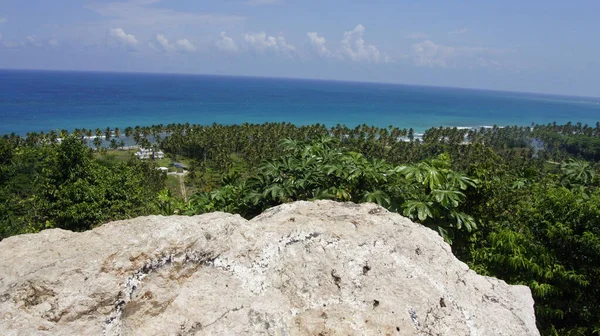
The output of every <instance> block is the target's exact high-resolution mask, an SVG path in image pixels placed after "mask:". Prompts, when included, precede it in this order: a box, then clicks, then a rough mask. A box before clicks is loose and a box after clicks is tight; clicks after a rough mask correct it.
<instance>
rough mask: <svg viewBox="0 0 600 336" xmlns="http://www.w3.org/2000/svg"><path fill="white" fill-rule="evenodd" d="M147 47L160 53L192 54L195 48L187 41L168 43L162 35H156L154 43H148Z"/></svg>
mask: <svg viewBox="0 0 600 336" xmlns="http://www.w3.org/2000/svg"><path fill="white" fill-rule="evenodd" d="M148 45H149V46H150V47H151V48H152V49H154V50H157V51H161V52H172V51H179V52H194V51H196V47H195V46H194V45H193V44H192V42H190V41H189V40H188V39H180V40H177V41H175V43H170V42H169V39H167V38H166V37H165V35H163V34H158V35H156V38H155V41H151V42H148Z"/></svg>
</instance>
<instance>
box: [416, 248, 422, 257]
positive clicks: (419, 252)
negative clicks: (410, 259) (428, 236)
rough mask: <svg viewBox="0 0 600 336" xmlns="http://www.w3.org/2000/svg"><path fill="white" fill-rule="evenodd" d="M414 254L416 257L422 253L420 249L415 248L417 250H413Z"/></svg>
mask: <svg viewBox="0 0 600 336" xmlns="http://www.w3.org/2000/svg"><path fill="white" fill-rule="evenodd" d="M415 253H416V254H417V255H421V253H422V252H421V248H419V247H417V248H416V249H415Z"/></svg>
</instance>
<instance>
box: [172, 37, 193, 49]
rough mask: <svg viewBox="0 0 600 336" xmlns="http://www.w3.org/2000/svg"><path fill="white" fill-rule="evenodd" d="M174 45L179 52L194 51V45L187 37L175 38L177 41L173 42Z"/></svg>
mask: <svg viewBox="0 0 600 336" xmlns="http://www.w3.org/2000/svg"><path fill="white" fill-rule="evenodd" d="M175 46H176V48H177V50H178V51H181V52H194V51H196V47H194V45H193V44H192V43H191V42H190V41H189V40H188V39H181V40H177V42H175Z"/></svg>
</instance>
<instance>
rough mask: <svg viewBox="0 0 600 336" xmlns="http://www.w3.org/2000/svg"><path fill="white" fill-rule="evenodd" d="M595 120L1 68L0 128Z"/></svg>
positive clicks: (512, 97) (532, 98)
mask: <svg viewBox="0 0 600 336" xmlns="http://www.w3.org/2000/svg"><path fill="white" fill-rule="evenodd" d="M568 121H571V122H573V123H576V122H581V123H582V124H589V125H595V124H596V122H598V121H600V98H582V97H567V96H553V95H540V94H526V93H514V92H497V91H478V90H467V89H456V88H440V87H424V86H410V85H395V84H376V83H355V82H335V81H317V80H297V79H274V78H252V77H224V76H192V75H170V74H169V75H167V74H164V75H163V74H129V73H91V72H49V71H13V70H0V134H6V133H12V132H14V133H17V134H21V135H24V134H26V133H27V132H39V131H45V132H47V131H49V130H60V129H67V130H73V129H74V128H101V129H104V128H106V127H111V128H115V127H120V128H124V127H127V126H136V125H140V126H149V125H152V124H169V123H186V122H189V123H191V124H211V123H222V124H239V123H243V122H248V123H264V122H291V123H294V124H297V125H306V124H314V123H322V124H326V125H328V126H333V125H336V124H338V123H339V124H346V125H348V126H350V127H354V126H356V125H358V124H363V123H364V124H369V125H374V126H384V127H387V126H389V125H394V126H398V127H401V128H413V129H415V131H416V132H423V131H424V130H425V129H427V128H429V127H433V126H459V127H477V126H489V125H498V126H507V125H522V126H526V125H530V124H531V123H532V122H535V123H542V124H545V123H550V122H557V123H566V122H568Z"/></svg>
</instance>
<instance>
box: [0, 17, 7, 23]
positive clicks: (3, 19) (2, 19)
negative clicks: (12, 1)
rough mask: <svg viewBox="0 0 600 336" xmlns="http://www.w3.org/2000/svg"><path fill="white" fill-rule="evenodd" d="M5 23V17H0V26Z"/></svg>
mask: <svg viewBox="0 0 600 336" xmlns="http://www.w3.org/2000/svg"><path fill="white" fill-rule="evenodd" d="M6 21H8V20H6V18H5V17H0V24H2V23H6Z"/></svg>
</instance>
